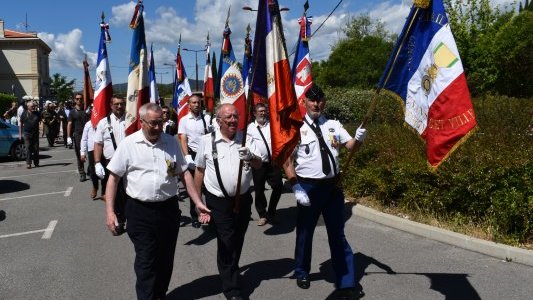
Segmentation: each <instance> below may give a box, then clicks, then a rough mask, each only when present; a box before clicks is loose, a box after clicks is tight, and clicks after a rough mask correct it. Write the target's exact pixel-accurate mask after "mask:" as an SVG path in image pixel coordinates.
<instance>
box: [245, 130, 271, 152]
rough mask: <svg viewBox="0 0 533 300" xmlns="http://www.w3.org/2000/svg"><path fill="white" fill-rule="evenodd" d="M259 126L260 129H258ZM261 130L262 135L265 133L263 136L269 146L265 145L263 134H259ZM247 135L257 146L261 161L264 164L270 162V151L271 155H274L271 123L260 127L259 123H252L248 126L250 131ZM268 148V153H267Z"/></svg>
mask: <svg viewBox="0 0 533 300" xmlns="http://www.w3.org/2000/svg"><path fill="white" fill-rule="evenodd" d="M257 126H259V129H258V128H257ZM259 130H261V133H263V136H264V137H265V140H266V142H267V144H268V145H267V144H265V141H263V138H262V137H261V134H259ZM246 134H247V135H248V138H251V139H252V140H253V141H254V144H255V146H256V147H257V151H259V153H260V154H261V155H260V156H261V161H262V162H270V161H269V159H268V153H269V152H268V151H270V155H272V140H271V139H270V123H269V122H268V121H266V122H265V124H264V125H260V124H259V123H257V121H255V122H253V123H250V124H249V125H248V130H247V131H246ZM267 147H268V151H267Z"/></svg>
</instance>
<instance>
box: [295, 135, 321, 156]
mask: <svg viewBox="0 0 533 300" xmlns="http://www.w3.org/2000/svg"><path fill="white" fill-rule="evenodd" d="M316 147H318V142H317V140H316V138H315V137H314V136H312V137H311V136H308V135H307V136H302V137H301V140H300V145H298V157H303V158H307V157H311V156H313V153H315V148H316Z"/></svg>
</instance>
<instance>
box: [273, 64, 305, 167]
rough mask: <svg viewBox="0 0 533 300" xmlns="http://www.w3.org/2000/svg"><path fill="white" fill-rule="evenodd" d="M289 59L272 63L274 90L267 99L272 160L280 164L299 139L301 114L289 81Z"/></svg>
mask: <svg viewBox="0 0 533 300" xmlns="http://www.w3.org/2000/svg"><path fill="white" fill-rule="evenodd" d="M290 70H291V69H290V66H289V61H288V60H287V59H284V60H281V61H279V62H276V63H274V78H276V80H275V86H276V89H275V92H274V94H272V96H270V98H269V99H268V101H269V112H270V116H271V117H270V132H271V133H272V134H271V138H272V160H273V161H274V162H275V163H276V164H277V165H279V166H281V165H282V164H283V163H285V161H286V160H287V158H288V157H289V156H290V155H291V153H292V151H293V150H294V147H296V145H297V144H298V142H299V140H300V127H301V126H302V115H301V114H300V111H299V108H298V101H297V99H296V93H295V91H294V86H293V85H292V81H291V71H290Z"/></svg>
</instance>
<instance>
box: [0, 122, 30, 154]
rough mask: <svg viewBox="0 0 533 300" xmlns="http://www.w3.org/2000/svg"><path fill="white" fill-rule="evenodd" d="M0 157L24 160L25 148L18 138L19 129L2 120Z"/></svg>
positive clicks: (0, 123)
mask: <svg viewBox="0 0 533 300" xmlns="http://www.w3.org/2000/svg"><path fill="white" fill-rule="evenodd" d="M0 156H11V157H12V158H13V159H16V160H25V159H26V147H25V146H24V142H23V141H22V140H21V138H20V135H19V127H18V126H16V125H12V124H10V123H7V122H5V121H3V120H0Z"/></svg>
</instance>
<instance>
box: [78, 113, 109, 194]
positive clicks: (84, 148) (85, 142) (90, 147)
mask: <svg viewBox="0 0 533 300" xmlns="http://www.w3.org/2000/svg"><path fill="white" fill-rule="evenodd" d="M91 107H92V104H91ZM91 107H89V109H87V115H89V116H90V115H91ZM95 134H96V128H94V127H93V124H92V122H91V120H89V121H87V123H85V126H84V127H83V134H82V136H81V148H80V159H81V161H82V162H85V161H86V160H88V161H89V166H88V167H87V173H88V174H89V177H90V178H91V182H92V184H93V188H92V190H91V198H92V199H95V198H96V194H97V192H98V186H99V184H98V181H99V180H100V179H99V178H98V176H96V173H95V170H94V135H95ZM103 184H104V183H103V180H102V185H103ZM102 189H104V187H103V186H102Z"/></svg>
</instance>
